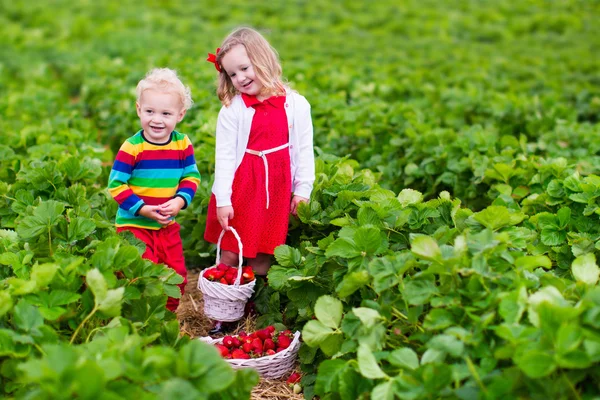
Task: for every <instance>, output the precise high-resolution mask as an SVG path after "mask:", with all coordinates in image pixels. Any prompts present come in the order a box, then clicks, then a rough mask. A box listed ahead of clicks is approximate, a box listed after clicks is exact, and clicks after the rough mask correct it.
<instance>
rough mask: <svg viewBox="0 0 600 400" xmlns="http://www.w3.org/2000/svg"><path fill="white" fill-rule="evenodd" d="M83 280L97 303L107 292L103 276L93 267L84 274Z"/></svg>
mask: <svg viewBox="0 0 600 400" xmlns="http://www.w3.org/2000/svg"><path fill="white" fill-rule="evenodd" d="M85 282H86V284H87V286H88V287H89V288H90V290H91V291H92V293H94V296H95V298H96V305H98V304H99V303H100V302H101V301H102V300H103V299H104V298H105V297H106V293H107V292H108V286H107V284H106V280H105V279H104V276H103V275H102V274H101V273H100V271H98V269H96V268H94V269H91V270H89V271H88V273H87V274H86V276H85Z"/></svg>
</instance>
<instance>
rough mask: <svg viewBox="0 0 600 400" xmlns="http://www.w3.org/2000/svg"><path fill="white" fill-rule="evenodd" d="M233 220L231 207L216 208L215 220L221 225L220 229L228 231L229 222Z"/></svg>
mask: <svg viewBox="0 0 600 400" xmlns="http://www.w3.org/2000/svg"><path fill="white" fill-rule="evenodd" d="M232 218H233V207H231V206H225V207H217V219H218V220H219V224H221V228H223V229H224V230H226V231H228V230H229V220H230V219H232Z"/></svg>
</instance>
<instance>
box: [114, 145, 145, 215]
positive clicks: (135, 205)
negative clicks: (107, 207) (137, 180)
mask: <svg viewBox="0 0 600 400" xmlns="http://www.w3.org/2000/svg"><path fill="white" fill-rule="evenodd" d="M134 151H135V150H134V147H133V146H132V145H131V144H130V143H129V142H125V143H123V145H122V146H121V148H120V149H119V152H118V153H117V156H116V158H115V162H114V164H113V167H112V170H111V171H110V176H109V178H108V191H109V193H110V195H111V196H112V197H113V199H115V200H116V202H117V203H119V207H120V208H122V209H124V210H127V211H129V212H131V213H132V214H137V213H138V211H139V210H140V208H142V206H143V205H144V201H143V200H142V199H141V198H140V197H139V196H137V195H136V194H135V193H133V190H131V188H130V187H129V179H130V178H131V173H132V171H133V168H134V166H135V154H133V152H134Z"/></svg>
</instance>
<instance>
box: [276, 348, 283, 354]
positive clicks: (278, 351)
mask: <svg viewBox="0 0 600 400" xmlns="http://www.w3.org/2000/svg"><path fill="white" fill-rule="evenodd" d="M284 350H285V349H284V348H283V347H278V348H277V350H275V352H277V353H281V352H282V351H284Z"/></svg>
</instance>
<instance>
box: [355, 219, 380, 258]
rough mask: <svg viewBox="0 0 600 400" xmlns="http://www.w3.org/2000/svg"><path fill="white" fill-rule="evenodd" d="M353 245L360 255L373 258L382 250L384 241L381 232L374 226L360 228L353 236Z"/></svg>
mask: <svg viewBox="0 0 600 400" xmlns="http://www.w3.org/2000/svg"><path fill="white" fill-rule="evenodd" d="M354 244H355V245H356V248H357V250H359V251H360V252H361V255H362V256H363V257H364V256H365V255H369V256H373V255H377V254H380V253H381V252H382V251H383V250H384V249H383V248H382V246H383V247H385V246H384V244H385V243H384V240H383V238H382V235H381V231H380V230H379V229H378V228H376V227H374V226H361V227H359V228H358V229H357V230H356V233H355V234H354Z"/></svg>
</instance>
